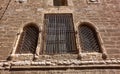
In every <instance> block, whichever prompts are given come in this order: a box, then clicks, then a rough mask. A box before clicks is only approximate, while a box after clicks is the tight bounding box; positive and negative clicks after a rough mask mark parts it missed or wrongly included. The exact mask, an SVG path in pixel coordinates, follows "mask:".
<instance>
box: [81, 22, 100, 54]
mask: <svg viewBox="0 0 120 74" xmlns="http://www.w3.org/2000/svg"><path fill="white" fill-rule="evenodd" d="M79 37H80V43H81V48H82V52H101V51H100V45H99V41H98V37H97V34H96V31H95V29H94V28H93V27H91V26H88V25H87V24H83V25H81V26H79Z"/></svg>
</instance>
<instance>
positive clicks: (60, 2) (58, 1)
mask: <svg viewBox="0 0 120 74" xmlns="http://www.w3.org/2000/svg"><path fill="white" fill-rule="evenodd" d="M53 3H54V6H67V5H68V3H67V0H53Z"/></svg>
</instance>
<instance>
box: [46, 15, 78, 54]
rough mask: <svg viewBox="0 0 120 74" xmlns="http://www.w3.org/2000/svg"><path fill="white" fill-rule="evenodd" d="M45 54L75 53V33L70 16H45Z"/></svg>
mask: <svg viewBox="0 0 120 74" xmlns="http://www.w3.org/2000/svg"><path fill="white" fill-rule="evenodd" d="M45 20H47V21H46V22H47V23H46V34H47V35H46V51H45V53H47V54H58V53H60V54H63V53H75V51H76V45H75V35H74V34H75V32H74V26H73V20H72V15H71V14H46V15H45Z"/></svg>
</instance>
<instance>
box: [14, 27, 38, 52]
mask: <svg viewBox="0 0 120 74" xmlns="http://www.w3.org/2000/svg"><path fill="white" fill-rule="evenodd" d="M38 35H39V30H38V29H37V28H36V27H34V26H27V27H26V28H25V29H24V31H23V33H22V35H21V37H20V40H19V44H18V47H17V50H16V53H33V54H34V53H35V50H36V47H37V42H38Z"/></svg>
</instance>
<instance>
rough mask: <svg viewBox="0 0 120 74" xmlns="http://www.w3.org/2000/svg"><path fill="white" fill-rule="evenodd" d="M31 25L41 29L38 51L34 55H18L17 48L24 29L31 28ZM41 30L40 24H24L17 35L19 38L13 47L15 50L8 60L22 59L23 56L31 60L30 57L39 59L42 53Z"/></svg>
mask: <svg viewBox="0 0 120 74" xmlns="http://www.w3.org/2000/svg"><path fill="white" fill-rule="evenodd" d="M29 25H32V26H35V27H37V28H38V29H39V35H38V43H37V47H36V50H35V53H34V54H32V53H22V54H19V53H18V54H17V53H16V50H17V47H18V44H19V40H20V37H21V35H22V33H23V29H24V27H26V26H29ZM41 34H42V33H41V28H40V26H39V25H38V24H36V23H34V22H30V23H27V24H24V25H22V26H21V27H20V29H19V31H18V33H17V36H16V39H15V41H14V45H13V49H12V52H11V54H10V56H9V57H8V60H13V59H14V58H16V57H17V58H18V59H19V58H20V57H21V56H28V57H29V58H30V56H32V57H31V58H32V59H34V58H37V57H38V55H39V52H40V48H41V41H42V40H41Z"/></svg>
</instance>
